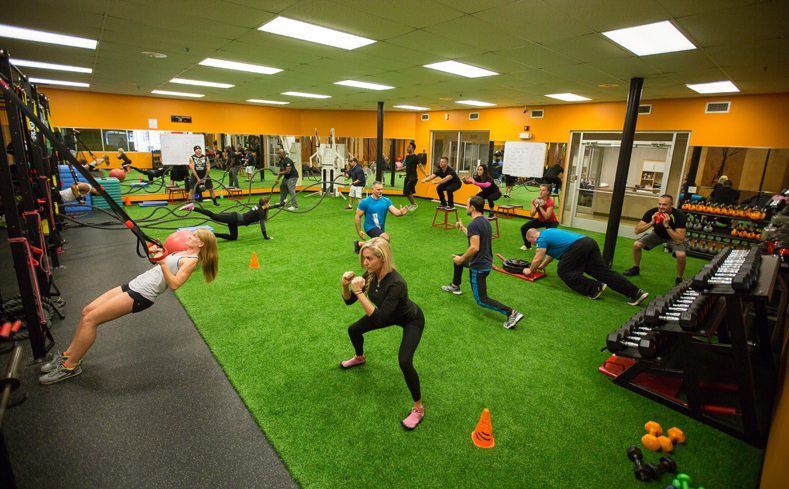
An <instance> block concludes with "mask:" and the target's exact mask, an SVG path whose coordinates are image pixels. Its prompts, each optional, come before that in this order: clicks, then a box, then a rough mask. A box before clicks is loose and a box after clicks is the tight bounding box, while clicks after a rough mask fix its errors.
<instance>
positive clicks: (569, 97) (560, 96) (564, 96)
mask: <svg viewBox="0 0 789 489" xmlns="http://www.w3.org/2000/svg"><path fill="white" fill-rule="evenodd" d="M546 97H550V98H555V99H557V100H564V101H565V102H583V101H584V100H592V99H590V98H586V97H582V96H580V95H576V94H574V93H552V94H550V95H546Z"/></svg>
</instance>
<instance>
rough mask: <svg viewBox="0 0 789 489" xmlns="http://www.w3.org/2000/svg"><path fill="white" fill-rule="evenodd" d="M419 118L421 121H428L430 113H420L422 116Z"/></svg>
mask: <svg viewBox="0 0 789 489" xmlns="http://www.w3.org/2000/svg"><path fill="white" fill-rule="evenodd" d="M421 119H422V120H423V121H429V120H430V114H422V117H421Z"/></svg>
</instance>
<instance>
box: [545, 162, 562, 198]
mask: <svg viewBox="0 0 789 489" xmlns="http://www.w3.org/2000/svg"><path fill="white" fill-rule="evenodd" d="M562 173H564V168H562V165H560V164H559V163H556V164H554V165H553V166H551V167H550V168H548V169H547V170H545V173H544V174H543V179H545V181H546V182H547V183H549V184H551V185H553V189H552V190H551V193H552V194H556V195H558V194H559V190H561V188H562V177H560V176H559V175H561V174H562Z"/></svg>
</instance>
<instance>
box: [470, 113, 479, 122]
mask: <svg viewBox="0 0 789 489" xmlns="http://www.w3.org/2000/svg"><path fill="white" fill-rule="evenodd" d="M468 120H470V121H478V120H479V112H469V113H468Z"/></svg>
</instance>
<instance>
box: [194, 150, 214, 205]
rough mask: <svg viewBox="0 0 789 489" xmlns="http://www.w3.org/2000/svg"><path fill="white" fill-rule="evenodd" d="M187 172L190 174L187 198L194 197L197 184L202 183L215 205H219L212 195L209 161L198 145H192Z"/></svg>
mask: <svg viewBox="0 0 789 489" xmlns="http://www.w3.org/2000/svg"><path fill="white" fill-rule="evenodd" d="M189 172H190V173H191V174H192V176H191V178H190V179H189V200H191V201H193V200H194V199H195V193H197V187H198V185H202V186H204V187H205V189H206V190H208V193H209V194H210V195H211V200H212V201H213V202H214V205H215V206H218V205H219V202H217V201H216V196H215V195H214V184H213V182H212V181H211V162H210V161H208V157H207V156H206V155H204V154H203V149H202V148H201V147H200V146H195V147H194V154H193V155H192V156H190V157H189Z"/></svg>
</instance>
